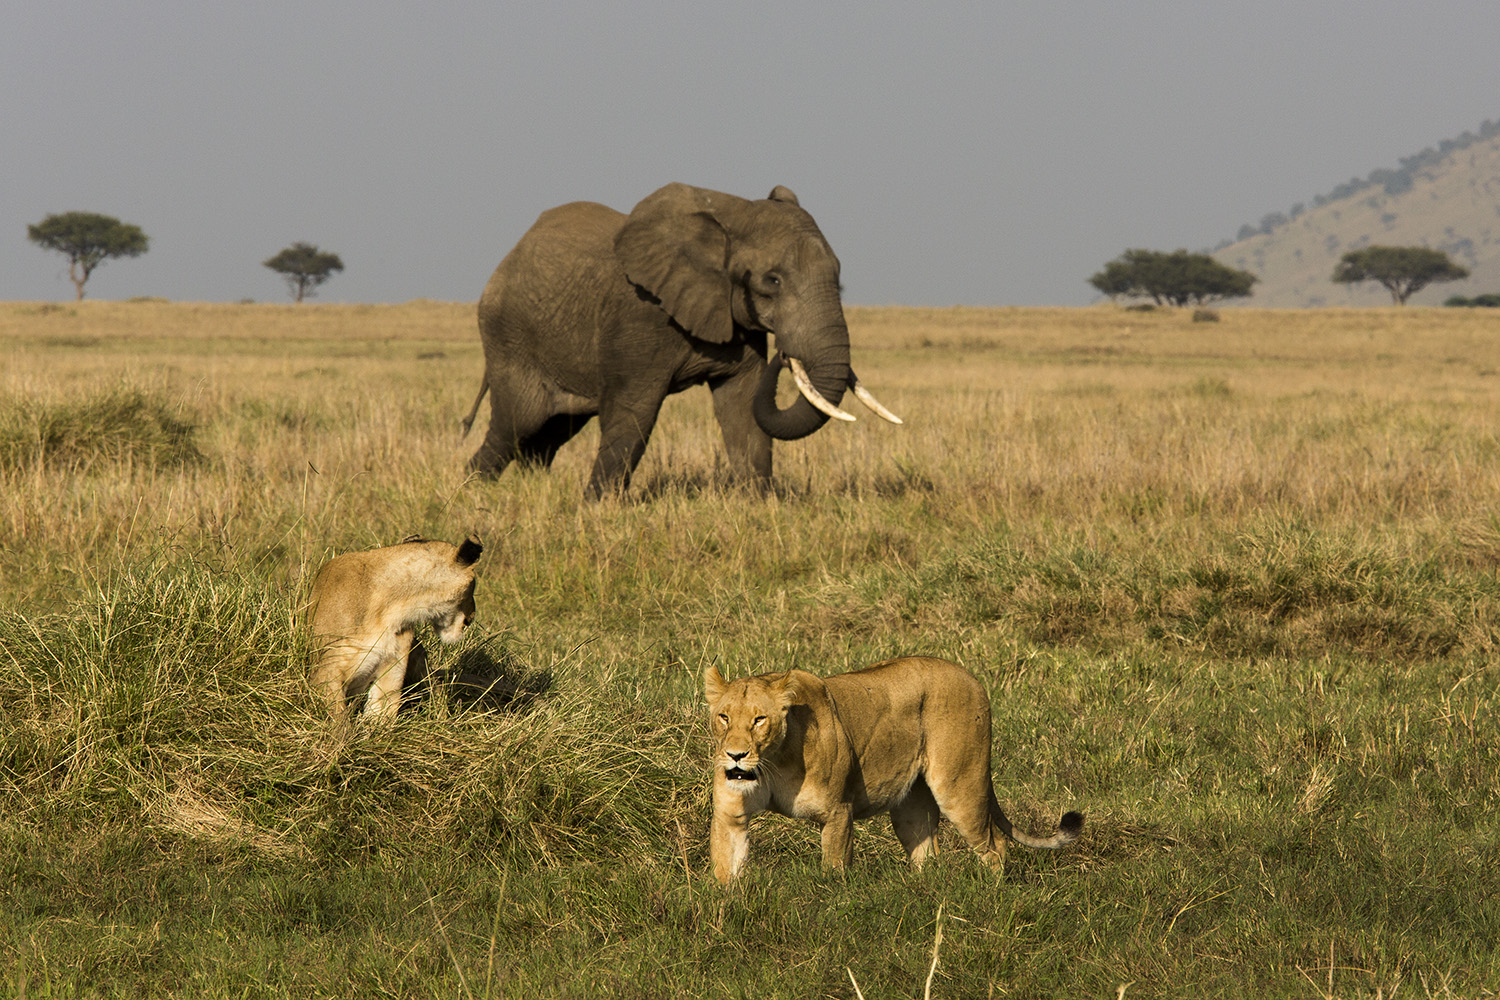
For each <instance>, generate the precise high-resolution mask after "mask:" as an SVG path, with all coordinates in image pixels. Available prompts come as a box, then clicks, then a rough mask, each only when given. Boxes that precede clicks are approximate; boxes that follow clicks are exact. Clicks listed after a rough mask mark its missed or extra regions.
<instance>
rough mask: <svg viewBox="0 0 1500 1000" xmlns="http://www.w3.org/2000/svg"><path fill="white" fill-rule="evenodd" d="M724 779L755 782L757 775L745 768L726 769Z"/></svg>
mask: <svg viewBox="0 0 1500 1000" xmlns="http://www.w3.org/2000/svg"><path fill="white" fill-rule="evenodd" d="M724 777H726V778H728V779H729V780H730V781H754V780H755V778H756V774H755V772H754V771H747V770H745V769H744V768H743V767H726V768H725V769H724Z"/></svg>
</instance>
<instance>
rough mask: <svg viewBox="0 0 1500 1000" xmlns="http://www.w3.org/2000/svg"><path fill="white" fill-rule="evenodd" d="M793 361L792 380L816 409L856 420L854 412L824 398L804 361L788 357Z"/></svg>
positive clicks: (844, 418)
mask: <svg viewBox="0 0 1500 1000" xmlns="http://www.w3.org/2000/svg"><path fill="white" fill-rule="evenodd" d="M787 360H788V361H790V362H791V363H792V381H793V382H796V383H797V391H798V392H800V393H802V397H803V398H804V399H806V400H807V401H808V402H809V403H811V404H812V405H813V406H814V407H815V408H816V409H818V410H820V411H822V412H823V413H826V414H828V415H829V416H830V417H833V418H834V419H835V420H854V419H855V416H854V414H852V413H846V412H844V411H843V410H841V409H839V408H838V407H837V406H834V405H833V404H832V403H830V402H829V401H828V400H826V399H824V398H823V394H822V393H821V392H819V391H818V390H817V388H815V387H814V386H813V384H812V379H810V378H808V377H807V369H806V368H803V367H802V362H800V361H798V360H797V359H796V358H788V359H787Z"/></svg>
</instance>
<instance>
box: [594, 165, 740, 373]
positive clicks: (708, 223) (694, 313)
mask: <svg viewBox="0 0 1500 1000" xmlns="http://www.w3.org/2000/svg"><path fill="white" fill-rule="evenodd" d="M718 199H722V200H723V201H724V202H726V203H727V202H729V201H730V200H732V196H731V195H725V194H719V193H717V192H715V191H705V190H703V189H701V188H694V187H689V186H688V185H686V184H668V185H667V186H666V187H664V188H661V189H660V190H658V191H656V192H654V193H652V194H650V195H648V196H647V197H646V198H645V200H643V201H642V202H641V203H640V204H639V205H637V206H635V209H634V210H633V211H632V212H631V213H630V217H629V218H628V219H626V220H625V225H623V226H621V227H620V232H619V233H618V234H617V235H616V236H615V256H616V257H617V258H618V259H619V261H620V264H621V265H622V266H623V267H624V268H625V276H626V277H627V278H629V279H630V281H631V283H632V284H634V285H637V286H639V287H640V288H642V289H643V290H644V291H645V292H646V293H647V294H648V295H650V296H651V297H652V298H653V299H655V300H656V301H657V302H658V303H659V304H660V305H661V307H662V308H663V309H664V310H666V313H667V315H668V316H671V317H672V319H673V321H674V322H675V323H676V324H677V325H678V326H680V327H682V328H683V329H684V330H686V331H687V332H688V333H690V334H692V335H693V336H694V337H697V338H698V339H699V340H707V341H711V342H712V343H715V344H727V343H728V342H729V340H730V338H731V337H733V336H734V320H733V318H732V316H731V314H730V311H729V295H730V281H729V272H728V270H727V263H728V259H729V234H728V233H726V232H725V231H724V227H723V226H722V225H720V224H719V220H718V218H717V217H716V216H715V214H714V210H715V208H716V205H715V201H716V200H718Z"/></svg>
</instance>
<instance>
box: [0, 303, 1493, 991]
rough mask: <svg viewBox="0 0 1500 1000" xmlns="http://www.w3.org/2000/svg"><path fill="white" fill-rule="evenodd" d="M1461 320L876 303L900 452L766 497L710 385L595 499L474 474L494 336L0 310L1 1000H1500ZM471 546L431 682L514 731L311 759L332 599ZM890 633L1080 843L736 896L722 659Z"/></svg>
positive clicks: (812, 877)
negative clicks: (381, 561)
mask: <svg viewBox="0 0 1500 1000" xmlns="http://www.w3.org/2000/svg"><path fill="white" fill-rule="evenodd" d="M1476 312H1482V311H1469V310H1436V309H1415V308H1409V309H1405V310H1395V309H1371V310H1327V311H1309V312H1296V311H1286V312H1280V311H1261V310H1226V311H1225V312H1224V313H1223V320H1222V321H1221V322H1219V323H1193V322H1191V321H1190V320H1189V317H1188V315H1187V314H1185V313H1178V312H1172V311H1163V312H1153V313H1141V312H1131V311H1125V310H1121V309H1116V308H1094V309H1082V310H1039V309H1007V310H977V309H951V310H912V309H900V308H883V309H853V310H850V322H851V329H852V335H853V337H854V339H855V350H856V360H857V363H858V367H859V370H860V374H861V376H862V378H863V379H864V380H865V381H866V382H867V383H868V384H870V385H871V386H872V387H874V388H875V389H876V390H877V392H878V393H879V395H880V396H881V398H882V399H883V400H884V401H885V402H886V403H888V404H889V405H890V406H891V407H892V408H893V409H895V410H896V411H897V412H899V413H901V414H902V415H903V416H905V417H906V418H907V421H908V423H907V425H906V426H904V427H890V426H886V425H883V424H882V423H881V422H879V421H874V420H867V419H862V420H860V421H859V422H858V423H857V424H854V425H852V426H848V427H830V428H827V429H825V430H824V431H822V432H820V433H819V434H817V435H815V436H814V437H812V438H810V439H808V440H807V441H804V442H799V443H795V444H791V445H786V446H781V447H780V448H779V449H778V451H777V459H776V460H777V473H778V490H777V493H776V495H775V496H772V497H770V498H760V497H757V496H751V495H746V494H743V493H740V492H737V491H735V490H733V489H729V488H726V487H725V485H724V482H723V470H722V463H721V460H720V458H719V445H718V442H717V440H716V438H717V431H716V428H715V427H714V425H713V422H712V419H711V415H710V406H709V402H708V399H707V394H706V393H704V392H703V391H702V390H698V391H695V392H690V393H685V394H683V395H681V396H678V397H674V398H673V399H672V400H671V401H670V402H669V405H668V407H667V408H666V410H665V412H664V416H663V419H662V421H661V423H660V424H659V425H658V429H657V433H656V435H655V436H654V438H653V440H652V443H651V446H650V448H649V450H648V453H647V456H646V459H645V461H644V462H643V464H642V467H641V469H640V470H639V473H638V475H637V479H636V485H635V487H634V488H633V490H632V493H631V496H630V497H629V498H627V499H626V500H624V501H620V502H606V503H603V504H597V505H585V504H583V503H582V502H581V499H580V498H581V494H582V487H583V482H584V478H585V476H586V474H587V470H588V467H589V464H590V462H591V460H592V449H593V442H592V440H591V439H590V438H589V436H588V434H587V433H586V434H585V435H583V436H581V437H580V439H579V440H578V441H577V442H575V443H574V444H572V445H570V446H569V447H568V448H567V449H565V450H564V452H563V453H562V455H560V456H559V459H558V462H557V464H556V466H555V467H554V469H553V470H552V472H551V473H550V474H544V475H521V474H518V473H516V472H509V473H507V474H506V475H505V477H503V478H502V479H501V480H499V481H498V482H491V483H482V482H471V481H467V480H466V479H465V477H464V474H463V466H464V460H465V458H466V457H467V455H468V454H469V452H470V451H472V450H473V448H474V446H475V444H476V441H475V440H474V439H473V438H471V440H470V441H468V442H461V441H460V440H459V434H458V419H459V417H460V416H462V414H463V413H464V412H466V411H467V409H468V406H469V403H470V402H471V401H472V398H473V393H474V391H475V390H476V389H477V388H478V373H479V369H480V352H479V347H478V341H477V336H476V334H475V332H474V330H473V320H472V308H471V307H469V306H462V305H451V304H445V303H425V302H418V303H409V304H406V305H397V306H333V305H305V306H301V307H281V306H268V305H241V306H229V305H224V306H220V305H190V304H168V303H159V302H129V303H106V302H83V303H80V304H77V305H72V304H70V305H67V306H52V305H40V304H30V303H12V304H0V349H3V352H4V357H5V361H6V363H5V365H4V370H3V372H0V497H3V500H0V608H3V611H0V994H5V995H22V994H24V995H26V996H30V997H95V996H101V997H117V996H118V997H135V996H143V997H159V996H181V997H210V998H218V997H356V996H357V997H399V998H418V997H422V998H425V997H445V998H452V997H502V996H503V997H549V996H557V997H577V996H622V997H658V996H660V997H740V996H756V997H810V996H820V997H821V996H829V997H851V996H854V995H855V985H854V982H855V981H857V982H858V986H859V989H860V990H861V991H862V993H863V995H864V996H865V997H867V998H870V1000H877V998H880V1000H883V998H891V997H915V996H919V995H922V993H923V989H924V984H925V983H926V982H927V978H928V976H929V972H930V973H931V996H933V997H955V998H956V997H986V996H994V997H1056V996H1079V997H1097V996H1117V995H1124V996H1128V997H1148V996H1151V997H1207V996H1236V997H1240V996H1256V997H1394V996H1401V997H1408V996H1412V997H1473V996H1494V995H1495V994H1496V990H1497V989H1500V956H1497V950H1496V949H1495V947H1494V942H1495V941H1497V940H1500V824H1497V822H1496V819H1495V816H1496V811H1497V810H1496V806H1497V799H1500V741H1497V738H1496V735H1495V734H1496V728H1497V720H1496V708H1497V697H1500V696H1497V683H1500V668H1497V666H1496V654H1497V646H1500V580H1497V576H1496V569H1497V567H1500V439H1497V428H1500V337H1497V335H1496V334H1497V331H1496V329H1495V328H1494V326H1493V324H1492V323H1491V322H1489V321H1487V319H1486V317H1484V316H1483V315H1476ZM482 422H483V414H481V425H482ZM476 436H477V432H476ZM469 530H477V531H479V532H480V533H481V534H482V535H483V537H484V538H485V540H486V545H487V548H486V553H485V557H484V559H483V560H482V561H481V563H480V564H479V568H480V570H481V572H480V578H481V579H480V586H479V592H478V600H479V607H480V615H481V618H480V621H479V623H478V624H477V625H476V626H475V628H473V629H472V630H471V632H470V636H469V638H468V639H467V640H466V642H465V643H464V644H463V645H462V646H460V647H458V648H456V649H450V650H444V651H442V652H441V653H440V654H439V655H438V656H437V657H436V662H437V664H438V665H439V666H440V667H441V668H443V669H447V670H450V671H451V670H453V669H457V668H462V669H482V670H486V671H489V672H490V673H491V674H493V675H495V676H498V677H500V678H502V679H503V680H504V681H505V682H506V686H507V689H509V690H514V691H515V692H516V693H517V697H516V698H515V699H514V700H513V701H511V702H510V703H509V704H506V705H503V706H500V707H499V708H497V709H495V710H492V711H474V710H463V709H462V708H461V707H460V706H457V705H455V704H451V703H449V702H448V701H447V700H445V699H442V698H434V699H431V700H429V701H427V702H425V703H423V704H422V705H419V706H417V707H416V708H415V709H414V710H412V711H410V712H408V713H405V714H403V716H402V719H401V721H400V722H399V724H398V725H396V726H395V727H393V728H391V729H389V730H386V731H372V732H362V733H360V734H358V735H357V736H355V737H354V738H352V739H347V740H341V739H338V738H336V737H335V736H334V735H333V734H332V733H331V732H330V730H329V728H328V727H327V726H326V725H325V723H324V721H323V720H322V718H321V717H320V714H319V712H318V711H317V709H316V706H315V705H314V703H313V700H312V698H311V697H310V696H309V692H308V690H307V688H306V684H305V681H304V679H303V676H302V671H301V664H302V662H303V659H304V656H305V649H304V645H303V639H302V637H301V636H300V635H299V634H298V631H297V628H296V623H297V617H298V607H299V602H300V600H301V598H302V595H303V594H304V593H305V590H306V585H307V583H308V581H309V579H310V574H311V573H312V572H313V571H314V570H315V569H316V567H317V566H318V564H319V563H320V562H321V561H322V560H324V559H325V558H327V557H328V556H330V555H331V554H333V553H335V552H339V551H345V550H348V549H352V548H357V547H365V546H372V545H377V544H384V543H388V542H390V541H393V540H395V539H397V538H400V537H401V536H403V535H406V534H408V533H411V532H422V533H425V534H429V535H432V536H435V537H444V538H449V539H452V540H456V539H457V538H458V537H460V536H461V535H462V534H463V533H465V532H467V531H469ZM905 652H926V653H932V654H935V655H941V656H947V657H950V658H953V659H956V660H959V661H960V662H962V663H964V664H965V665H966V666H968V667H969V668H970V669H971V670H973V671H974V672H975V673H976V674H978V675H979V676H980V677H981V678H983V679H984V680H985V682H986V683H987V684H988V685H989V687H990V689H991V691H992V696H993V701H994V706H995V746H996V752H995V772H996V773H995V780H996V786H997V792H998V794H999V796H1000V798H1001V800H1002V801H1003V802H1004V803H1006V805H1007V808H1008V811H1009V812H1010V813H1011V815H1012V817H1013V818H1015V819H1017V820H1018V821H1019V822H1022V823H1024V824H1026V825H1029V826H1031V827H1033V828H1037V829H1045V828H1047V827H1048V826H1049V825H1050V824H1052V823H1055V821H1056V818H1057V816H1058V815H1059V814H1060V813H1061V812H1062V810H1064V809H1067V808H1078V809H1082V810H1083V811H1085V812H1086V813H1087V814H1088V827H1087V829H1086V832H1085V835H1084V837H1083V838H1082V839H1081V840H1080V841H1079V842H1077V843H1076V844H1074V845H1073V846H1071V847H1070V848H1068V849H1067V850H1065V851H1062V852H1058V853H1028V852H1024V851H1021V850H1015V851H1012V853H1011V860H1010V863H1009V865H1008V867H1007V869H1006V872H1005V873H1004V875H1003V877H1002V876H997V875H995V874H993V873H991V872H988V871H986V870H984V869H983V868H982V867H981V866H979V865H978V864H976V863H975V861H974V859H973V857H972V855H971V854H970V853H969V852H968V851H967V850H966V849H965V848H963V846H962V845H961V843H959V842H958V841H957V840H956V839H955V838H954V837H952V836H951V834H948V835H947V840H945V842H944V843H945V850H944V852H943V853H942V854H941V855H940V856H939V857H938V858H937V859H936V861H935V862H934V863H933V864H931V865H930V866H929V867H928V868H927V869H926V870H924V871H923V872H922V873H921V874H913V873H911V872H909V871H907V870H906V868H905V866H904V862H903V859H902V857H901V853H900V850H899V848H898V847H897V845H896V843H895V839H894V837H892V836H891V834H890V831H889V828H888V825H887V824H885V823H883V822H882V821H876V822H872V823H869V824H863V825H861V826H860V828H859V829H858V831H857V835H856V836H857V842H856V860H855V863H854V865H853V867H852V868H851V869H850V870H849V871H847V872H845V873H839V874H828V873H824V872H822V871H821V870H820V868H819V866H818V849H817V840H816V832H815V831H813V830H811V829H810V828H807V827H804V826H799V825H797V824H794V823H791V822H790V821H785V820H781V819H779V818H767V819H766V820H764V821H763V822H761V823H760V824H759V825H758V826H757V828H756V831H755V848H754V854H753V857H752V861H751V865H750V867H749V869H748V874H747V877H746V878H745V879H744V880H743V881H742V884H740V885H739V886H737V887H736V888H734V889H732V890H730V891H727V892H726V891H724V890H721V889H720V888H718V887H717V885H716V884H715V883H714V882H713V880H712V878H711V877H710V876H709V874H708V866H707V848H706V832H707V831H706V826H707V815H708V780H707V775H706V772H705V757H706V751H707V740H706V736H705V735H704V732H703V726H702V721H701V716H702V706H701V697H702V696H701V690H700V682H699V677H700V675H701V672H702V670H703V668H704V667H706V666H707V665H709V664H715V665H717V666H718V667H719V668H720V669H721V670H723V671H724V672H726V673H727V674H740V673H747V672H760V671H764V670H772V669H782V668H785V667H789V666H793V665H795V666H799V667H804V668H807V669H812V670H815V671H818V672H833V671H837V670H843V669H848V668H851V667H856V666H859V665H863V664H865V663H868V662H872V661H874V660H876V659H881V658H884V657H887V656H890V655H894V654H898V653H905ZM939 929H940V930H941V942H940V945H939V947H938V949H937V961H936V966H935V969H934V966H933V957H934V944H935V941H936V938H937V931H938V930H939ZM1122 991H1123V992H1122Z"/></svg>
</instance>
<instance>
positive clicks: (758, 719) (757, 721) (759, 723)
mask: <svg viewBox="0 0 1500 1000" xmlns="http://www.w3.org/2000/svg"><path fill="white" fill-rule="evenodd" d="M765 722H766V717H765V716H764V715H757V716H756V717H755V725H757V726H762V725H765Z"/></svg>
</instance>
